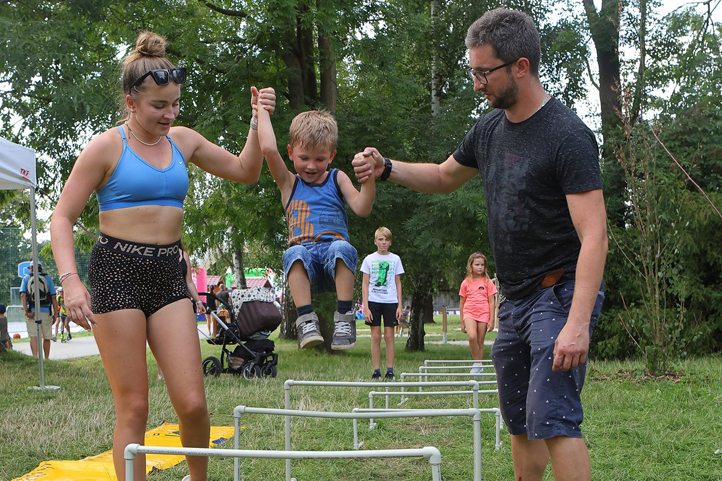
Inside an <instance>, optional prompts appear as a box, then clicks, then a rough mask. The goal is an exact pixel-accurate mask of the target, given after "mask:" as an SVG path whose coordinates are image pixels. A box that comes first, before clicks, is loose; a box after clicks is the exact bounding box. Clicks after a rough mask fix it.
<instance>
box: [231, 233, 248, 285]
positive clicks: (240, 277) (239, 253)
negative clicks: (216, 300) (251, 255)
mask: <svg viewBox="0 0 722 481" xmlns="http://www.w3.org/2000/svg"><path fill="white" fill-rule="evenodd" d="M242 244H243V243H242V242H241V247H240V248H236V249H234V250H233V272H234V275H235V276H236V286H237V287H238V288H239V289H246V288H247V287H248V284H247V283H246V272H245V269H244V267H245V266H244V265H243V246H242Z"/></svg>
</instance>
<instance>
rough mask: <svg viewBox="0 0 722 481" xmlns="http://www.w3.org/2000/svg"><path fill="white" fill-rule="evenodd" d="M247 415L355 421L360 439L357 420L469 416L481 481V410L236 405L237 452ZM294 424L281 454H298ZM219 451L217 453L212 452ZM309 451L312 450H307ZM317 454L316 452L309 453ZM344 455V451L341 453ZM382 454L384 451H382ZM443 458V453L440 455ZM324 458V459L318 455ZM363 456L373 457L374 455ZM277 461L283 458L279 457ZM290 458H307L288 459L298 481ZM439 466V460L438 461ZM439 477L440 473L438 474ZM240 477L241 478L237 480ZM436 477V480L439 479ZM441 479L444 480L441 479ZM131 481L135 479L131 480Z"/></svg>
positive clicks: (288, 480) (476, 475)
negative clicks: (293, 442) (372, 410)
mask: <svg viewBox="0 0 722 481" xmlns="http://www.w3.org/2000/svg"><path fill="white" fill-rule="evenodd" d="M245 413H248V414H271V415H278V416H285V418H286V419H290V417H308V418H331V419H352V420H353V423H354V432H355V433H356V436H358V420H359V419H368V418H370V417H374V416H375V417H377V418H412V417H445V416H468V417H471V418H472V422H473V425H474V432H473V436H474V478H473V479H474V481H481V412H480V410H479V409H473V408H471V409H417V410H396V411H384V412H375V413H369V412H355V411H354V412H350V413H341V412H321V411H300V410H294V409H271V408H254V407H247V406H236V407H235V408H234V409H233V418H234V433H233V445H234V447H235V448H236V449H238V448H239V446H240V443H241V436H240V432H241V416H242V415H243V414H245ZM290 442H291V424H290V422H288V423H286V450H285V451H282V452H286V453H293V452H299V451H291V449H290ZM354 443H355V444H358V437H356V439H355V442H354ZM209 451H216V450H209ZM306 452H309V451H306ZM310 452H314V451H310ZM315 452H317V453H323V451H315ZM341 452H345V451H341ZM355 452H359V453H362V452H372V451H355ZM381 452H383V450H381ZM439 456H441V454H439ZM318 457H321V456H318ZM363 457H374V456H371V455H368V456H363ZM239 458H240V457H236V459H234V462H233V463H234V464H233V468H234V481H240V459H239ZM278 458H283V457H282V456H278ZM291 459H304V458H302V457H299V458H295V457H286V481H295V478H292V477H291ZM439 463H440V460H439ZM439 473H440V471H439ZM439 475H440V474H439ZM236 476H238V477H236ZM436 479H437V478H434V480H436ZM438 479H439V480H440V479H441V478H438ZM131 481H132V480H131Z"/></svg>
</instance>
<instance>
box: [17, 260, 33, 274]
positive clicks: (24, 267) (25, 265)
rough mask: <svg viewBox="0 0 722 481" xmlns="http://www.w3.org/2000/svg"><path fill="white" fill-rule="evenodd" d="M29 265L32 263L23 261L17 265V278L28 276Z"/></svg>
mask: <svg viewBox="0 0 722 481" xmlns="http://www.w3.org/2000/svg"><path fill="white" fill-rule="evenodd" d="M31 265H33V261H25V262H21V263H20V264H18V277H25V275H26V274H30V266H31Z"/></svg>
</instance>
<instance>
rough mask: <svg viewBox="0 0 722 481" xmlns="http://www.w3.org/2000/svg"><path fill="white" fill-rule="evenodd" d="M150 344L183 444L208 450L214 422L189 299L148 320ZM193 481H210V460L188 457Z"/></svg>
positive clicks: (203, 457) (160, 311) (174, 304)
mask: <svg viewBox="0 0 722 481" xmlns="http://www.w3.org/2000/svg"><path fill="white" fill-rule="evenodd" d="M148 344H149V346H150V348H151V350H152V351H153V355H154V356H155V358H156V360H157V361H158V366H159V367H160V368H161V369H162V370H163V376H164V377H165V383H166V386H167V387H168V395H169V396H170V401H171V403H172V404H173V408H174V409H175V412H176V414H177V415H178V424H179V425H180V436H181V443H182V444H183V446H185V447H198V448H207V447H208V442H209V439H210V431H211V425H210V418H209V416H208V406H207V404H206V393H205V388H204V385H203V371H202V368H201V348H200V343H199V340H198V334H197V332H196V324H195V319H194V316H193V308H192V307H191V303H190V301H189V300H187V299H183V300H180V301H176V302H174V303H172V304H169V305H167V306H165V307H163V308H162V309H160V310H159V311H157V312H155V313H153V315H151V316H150V317H149V318H148ZM186 460H187V462H188V470H189V472H190V475H191V479H192V480H193V481H206V476H207V470H208V458H207V457H205V456H187V457H186Z"/></svg>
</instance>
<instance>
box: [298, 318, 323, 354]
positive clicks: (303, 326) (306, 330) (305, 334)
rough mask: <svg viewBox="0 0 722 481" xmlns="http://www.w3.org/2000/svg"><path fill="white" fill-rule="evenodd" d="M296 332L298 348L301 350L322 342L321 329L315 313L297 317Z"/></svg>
mask: <svg viewBox="0 0 722 481" xmlns="http://www.w3.org/2000/svg"><path fill="white" fill-rule="evenodd" d="M296 331H297V333H298V347H299V348H301V349H305V348H307V347H313V346H316V345H318V344H321V343H322V342H323V336H322V335H321V327H320V326H319V324H318V316H317V315H316V313H315V312H312V313H310V314H304V315H302V316H298V319H296Z"/></svg>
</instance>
